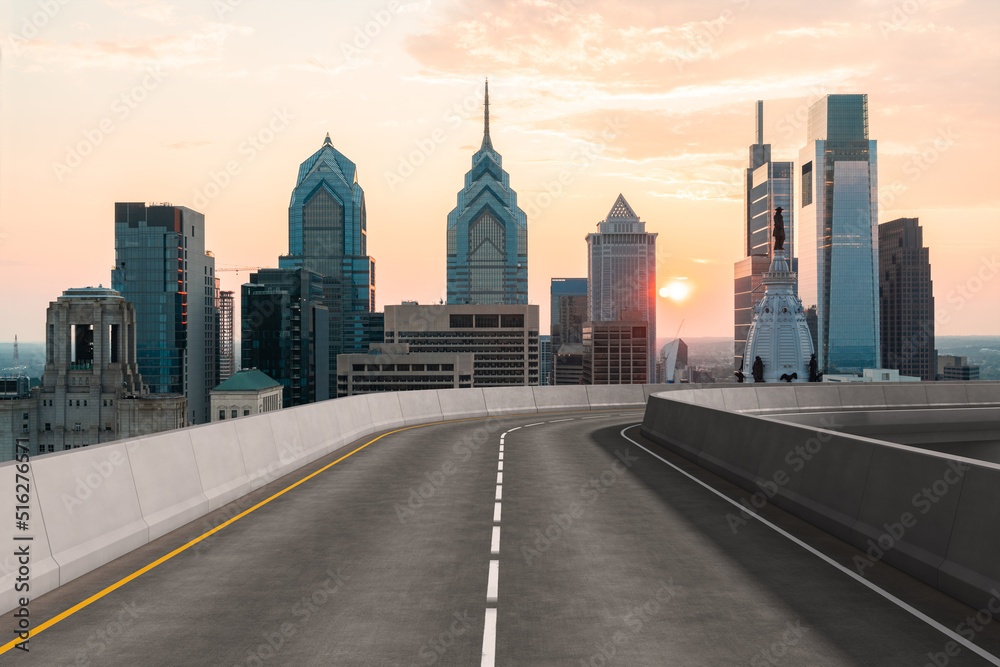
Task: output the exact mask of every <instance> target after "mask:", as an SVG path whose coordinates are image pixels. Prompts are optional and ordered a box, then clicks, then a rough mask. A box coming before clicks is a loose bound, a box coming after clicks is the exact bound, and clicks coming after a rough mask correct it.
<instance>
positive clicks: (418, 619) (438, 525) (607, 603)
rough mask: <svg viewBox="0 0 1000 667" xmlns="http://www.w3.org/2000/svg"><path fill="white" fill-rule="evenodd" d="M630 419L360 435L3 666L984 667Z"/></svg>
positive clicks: (49, 611) (985, 655) (848, 552)
mask: <svg viewBox="0 0 1000 667" xmlns="http://www.w3.org/2000/svg"><path fill="white" fill-rule="evenodd" d="M641 419H642V411H641V410H633V411H606V412H574V413H557V414H531V415H521V416H510V417H503V418H493V419H474V420H464V421H455V422H447V423H440V424H432V425H426V426H420V427H414V428H409V429H404V430H400V431H398V432H390V433H389V434H385V435H383V436H381V437H378V438H375V439H374V440H373V438H374V436H372V437H368V438H365V439H363V440H360V441H358V442H356V443H354V444H352V445H351V446H349V447H345V448H342V449H341V450H339V451H338V452H335V453H334V454H331V455H329V456H326V457H324V458H323V459H321V460H318V461H316V462H313V463H311V464H309V465H308V466H306V467H304V468H302V469H301V470H299V471H297V472H295V473H292V474H291V475H289V476H286V477H284V478H282V479H280V480H277V481H275V482H273V483H271V484H270V485H268V486H266V487H264V488H262V489H259V490H257V491H255V492H254V493H253V494H251V495H250V496H248V497H246V498H244V499H241V500H239V501H236V502H234V503H232V504H230V505H229V506H226V507H223V508H220V509H219V510H217V511H216V512H213V513H212V514H210V515H208V516H206V517H204V518H203V519H200V520H198V521H196V522H193V523H192V524H189V525H188V526H185V527H183V528H181V529H179V530H176V531H174V532H172V533H170V534H168V535H166V536H164V537H162V538H160V539H158V540H156V541H154V542H151V543H149V544H148V545H146V546H144V547H142V548H141V549H138V550H136V551H134V552H132V553H130V554H128V555H126V556H124V557H122V558H119V559H118V560H116V561H114V562H112V563H109V564H108V565H105V566H104V567H101V568H99V569H97V570H95V571H93V572H91V573H89V574H87V575H85V576H83V577H80V578H79V579H76V580H74V581H72V582H70V583H69V584H67V585H65V586H63V587H61V588H59V589H57V590H55V591H53V592H52V593H50V594H47V595H45V596H42V597H40V598H38V599H36V600H32V602H31V612H32V617H33V624H34V625H36V626H37V625H38V624H41V623H42V622H44V621H46V620H48V619H52V618H55V617H58V616H59V615H60V614H63V617H62V618H61V619H60V620H59V621H58V622H56V623H54V624H52V625H50V626H49V627H47V628H46V629H45V630H44V631H42V632H41V633H39V634H37V635H35V636H34V637H32V638H31V640H30V643H29V647H30V652H29V653H25V652H23V651H19V650H16V649H14V650H7V652H6V653H4V654H3V655H0V663H3V664H37V665H199V664H206V665H209V664H210V665H245V666H262V665H406V666H409V665H435V664H437V665H487V664H490V665H492V664H496V665H518V666H520V665H547V666H551V665H567V666H577V665H593V666H600V665H629V666H633V665H655V666H660V665H752V666H756V665H778V664H783V665H806V664H808V665H917V666H921V665H936V666H937V667H942V666H943V665H986V664H1000V661H998V660H997V659H996V658H995V657H993V656H995V655H1000V627H998V626H1000V623H987V624H981V623H978V624H977V622H976V620H975V617H976V610H973V609H970V608H968V607H966V606H964V605H962V604H960V603H958V602H957V601H955V600H953V599H952V598H949V597H948V596H946V595H944V594H942V593H940V592H938V591H936V590H934V589H932V588H930V587H928V586H925V585H924V584H922V583H920V582H918V581H916V580H914V579H913V578H911V577H909V576H907V575H904V574H902V573H900V572H898V571H897V570H895V569H893V568H892V567H890V566H887V565H884V564H875V565H874V566H872V567H870V568H869V569H867V570H866V571H865V575H866V576H867V577H868V580H869V581H870V582H871V584H872V586H875V587H877V590H875V589H873V588H872V587H871V586H866V585H864V584H863V583H861V582H859V581H858V580H856V579H855V578H852V577H851V576H849V575H848V574H846V573H845V572H844V571H843V570H842V569H840V568H838V567H837V566H838V565H840V566H841V567H843V568H846V569H848V570H851V571H853V565H852V563H853V561H852V559H853V558H854V556H857V555H859V554H860V552H859V551H857V550H856V549H854V548H852V547H850V546H848V545H846V544H845V543H843V542H840V541H839V540H836V539H834V538H832V537H830V536H827V535H826V534H824V533H822V532H821V531H819V530H817V529H815V528H813V527H811V526H809V525H808V524H806V523H804V522H802V521H800V520H798V519H796V518H794V517H792V516H790V515H788V514H787V513H785V512H782V511H781V510H779V509H777V508H774V507H770V506H764V507H763V508H762V509H760V511H759V514H760V515H761V517H762V518H764V519H766V521H767V522H768V523H764V522H761V521H759V520H758V519H757V518H755V517H753V516H750V515H749V514H746V513H741V512H740V511H739V509H737V507H736V506H735V505H733V504H732V503H731V502H729V501H727V500H726V498H727V497H728V498H730V499H732V500H733V501H734V502H737V503H738V502H739V500H740V499H747V498H748V497H749V496H748V494H747V493H746V492H744V491H742V490H741V489H738V488H737V487H735V486H733V485H731V484H729V483H727V482H725V481H723V480H721V479H720V478H718V477H716V476H714V475H712V474H711V473H708V472H706V471H704V470H701V469H699V468H697V467H695V466H693V465H691V464H690V463H688V462H687V461H685V460H683V459H681V458H679V457H677V456H675V455H673V454H671V453H669V452H666V451H665V450H663V449H662V448H659V447H657V446H656V445H653V444H651V443H649V442H648V441H646V440H644V439H643V438H641V437H640V436H639V434H638V428H636V427H635V426H634V425H636V424H637V423H638V422H640V421H641ZM366 443H369V444H367V445H366ZM362 446H363V447H362ZM643 447H645V448H648V449H649V450H651V451H647V450H646V449H644V448H643ZM359 448H360V449H359ZM352 452H353V453H352ZM348 454H350V455H349V456H345V455H348ZM335 461H336V463H335V464H334V465H330V464H331V463H333V462H335ZM317 471H319V472H317ZM313 473H316V474H314V475H313ZM685 473H687V474H685ZM309 475H313V476H312V477H310V478H308V479H306V480H305V481H302V482H301V483H300V484H298V485H297V486H294V488H291V489H288V487H289V486H291V485H292V484H295V483H296V482H298V481H300V480H302V479H303V478H305V477H307V476H309ZM692 476H693V477H694V478H696V479H693V478H692ZM706 485H707V486H708V487H711V489H709V488H706ZM285 489H288V490H287V491H285V492H284V493H281V495H279V496H278V497H276V498H273V500H270V501H269V502H266V503H265V504H262V505H259V506H258V503H261V501H265V500H267V499H268V498H271V497H272V496H274V495H275V494H276V493H279V492H281V491H282V490H285ZM712 489H714V491H713V490H712ZM254 507H256V509H253V511H250V512H247V510H250V509H251V508H254ZM235 517H239V518H236V519H235V520H233V519H234V518H235ZM231 520H232V521H231ZM227 521H231V523H229V524H228V525H225V526H224V527H223V528H221V529H220V530H217V531H216V532H214V533H213V534H211V535H209V536H207V537H205V538H204V539H201V540H200V541H197V542H196V543H195V544H193V545H190V546H187V548H184V547H185V545H188V544H189V543H191V542H192V541H193V540H195V539H196V538H198V537H199V536H201V535H203V534H204V533H206V532H207V531H210V530H212V529H214V528H216V527H218V526H220V525H223V524H224V523H225V522H227ZM175 550H179V551H177V552H176V553H175V555H173V556H172V557H170V558H168V559H166V560H163V561H162V562H160V563H159V564H157V565H155V566H154V567H151V568H149V567H148V566H149V565H150V564H152V563H154V562H156V561H157V559H160V558H161V557H163V556H164V555H167V554H170V553H172V552H175ZM818 554H822V556H821V555H818ZM143 568H148V569H146V571H144V572H143V573H142V574H140V575H139V576H136V577H134V578H133V579H131V580H130V581H128V582H127V583H124V584H123V585H120V586H119V587H117V588H115V589H114V590H110V591H108V588H109V587H112V586H114V585H115V584H116V582H120V581H121V580H122V579H123V578H124V577H127V576H129V575H132V574H134V573H136V572H138V571H140V570H142V569H143ZM88 599H89V600H91V601H90V602H89V604H86V605H85V606H82V607H81V608H79V609H77V610H76V611H72V608H73V607H74V606H75V605H78V604H79V603H80V602H81V601H85V600H88ZM998 606H1000V600H998ZM67 610H70V611H71V613H65V612H67ZM970 617H971V619H972V621H971V624H970V622H969V621H968V619H969V618H970ZM2 623H3V626H2V628H3V630H4V631H5V636H4V637H5V640H6V639H8V638H10V637H13V636H14V634H13V629H14V623H13V618H12V617H11V616H10V615H9V614H8V615H6V616H5V617H4V618H3V620H2ZM974 628H978V629H974ZM956 638H957V639H956ZM969 639H972V640H973V641H974V643H975V644H976V645H977V647H978V648H973V647H972V646H970V645H969V644H968V643H966V644H963V643H962V642H968V640H969ZM959 640H961V641H959ZM977 651H978V653H977Z"/></svg>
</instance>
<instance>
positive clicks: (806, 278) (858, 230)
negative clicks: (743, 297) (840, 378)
mask: <svg viewBox="0 0 1000 667" xmlns="http://www.w3.org/2000/svg"><path fill="white" fill-rule="evenodd" d="M808 132H809V136H808V144H807V145H806V146H805V147H804V148H803V149H802V150H801V151H800V152H799V163H800V164H801V168H800V170H801V178H800V193H799V201H800V208H799V219H798V226H799V244H798V255H799V296H800V297H801V299H802V305H803V307H804V308H805V310H806V314H807V318H808V321H809V326H810V330H811V331H812V334H813V342H814V343H815V347H816V357H817V360H818V362H819V367H820V370H822V371H823V372H825V373H860V372H861V371H862V370H863V369H865V368H880V367H881V350H880V344H879V293H878V289H879V282H878V231H877V225H878V172H877V164H878V161H877V152H876V142H875V141H871V140H869V138H868V96H867V95H827V96H826V97H825V98H823V99H822V100H820V101H818V102H816V103H815V104H814V105H813V106H812V107H811V108H810V109H809V121H808Z"/></svg>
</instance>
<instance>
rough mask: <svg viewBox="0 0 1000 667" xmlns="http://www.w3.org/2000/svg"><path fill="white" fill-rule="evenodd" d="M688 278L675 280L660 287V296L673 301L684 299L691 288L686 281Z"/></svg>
mask: <svg viewBox="0 0 1000 667" xmlns="http://www.w3.org/2000/svg"><path fill="white" fill-rule="evenodd" d="M686 280H687V279H686V278H681V279H678V280H673V281H671V282H669V283H667V284H666V285H664V286H663V287H661V288H660V296H662V297H663V298H664V299H670V300H672V301H683V300H684V299H686V298H687V297H688V294H689V293H690V292H691V288H690V287H689V286H688V284H687V282H685V281H686Z"/></svg>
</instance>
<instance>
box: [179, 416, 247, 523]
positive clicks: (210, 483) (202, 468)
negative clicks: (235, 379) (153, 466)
mask: <svg viewBox="0 0 1000 667" xmlns="http://www.w3.org/2000/svg"><path fill="white" fill-rule="evenodd" d="M188 435H189V436H190V438H191V449H192V451H193V452H194V458H195V461H196V462H197V464H198V477H199V480H200V481H201V489H202V493H204V494H205V498H206V499H207V500H208V511H209V512H211V511H214V510H216V509H218V508H220V507H222V506H223V505H225V504H226V503H230V502H232V501H234V500H236V499H237V498H239V497H240V496H242V495H244V494H246V493H249V492H250V491H251V490H252V489H251V486H250V478H249V477H247V470H246V466H245V465H244V464H243V452H242V450H241V449H240V436H239V434H238V433H237V432H236V422H235V421H234V420H227V421H224V422H217V423H215V424H206V425H204V426H195V427H192V428H190V429H188Z"/></svg>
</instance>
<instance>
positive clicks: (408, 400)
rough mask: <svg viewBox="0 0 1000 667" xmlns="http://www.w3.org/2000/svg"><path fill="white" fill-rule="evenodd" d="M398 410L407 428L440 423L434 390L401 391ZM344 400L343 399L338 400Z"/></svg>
mask: <svg viewBox="0 0 1000 667" xmlns="http://www.w3.org/2000/svg"><path fill="white" fill-rule="evenodd" d="M398 397H399V408H400V410H401V412H402V414H403V421H404V422H405V423H406V425H407V426H410V425H413V424H426V423H427V422H435V421H440V420H441V419H442V416H441V403H440V401H438V393H437V391H436V390H434V389H425V390H422V391H401V392H399V393H398ZM340 400H344V399H340Z"/></svg>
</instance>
